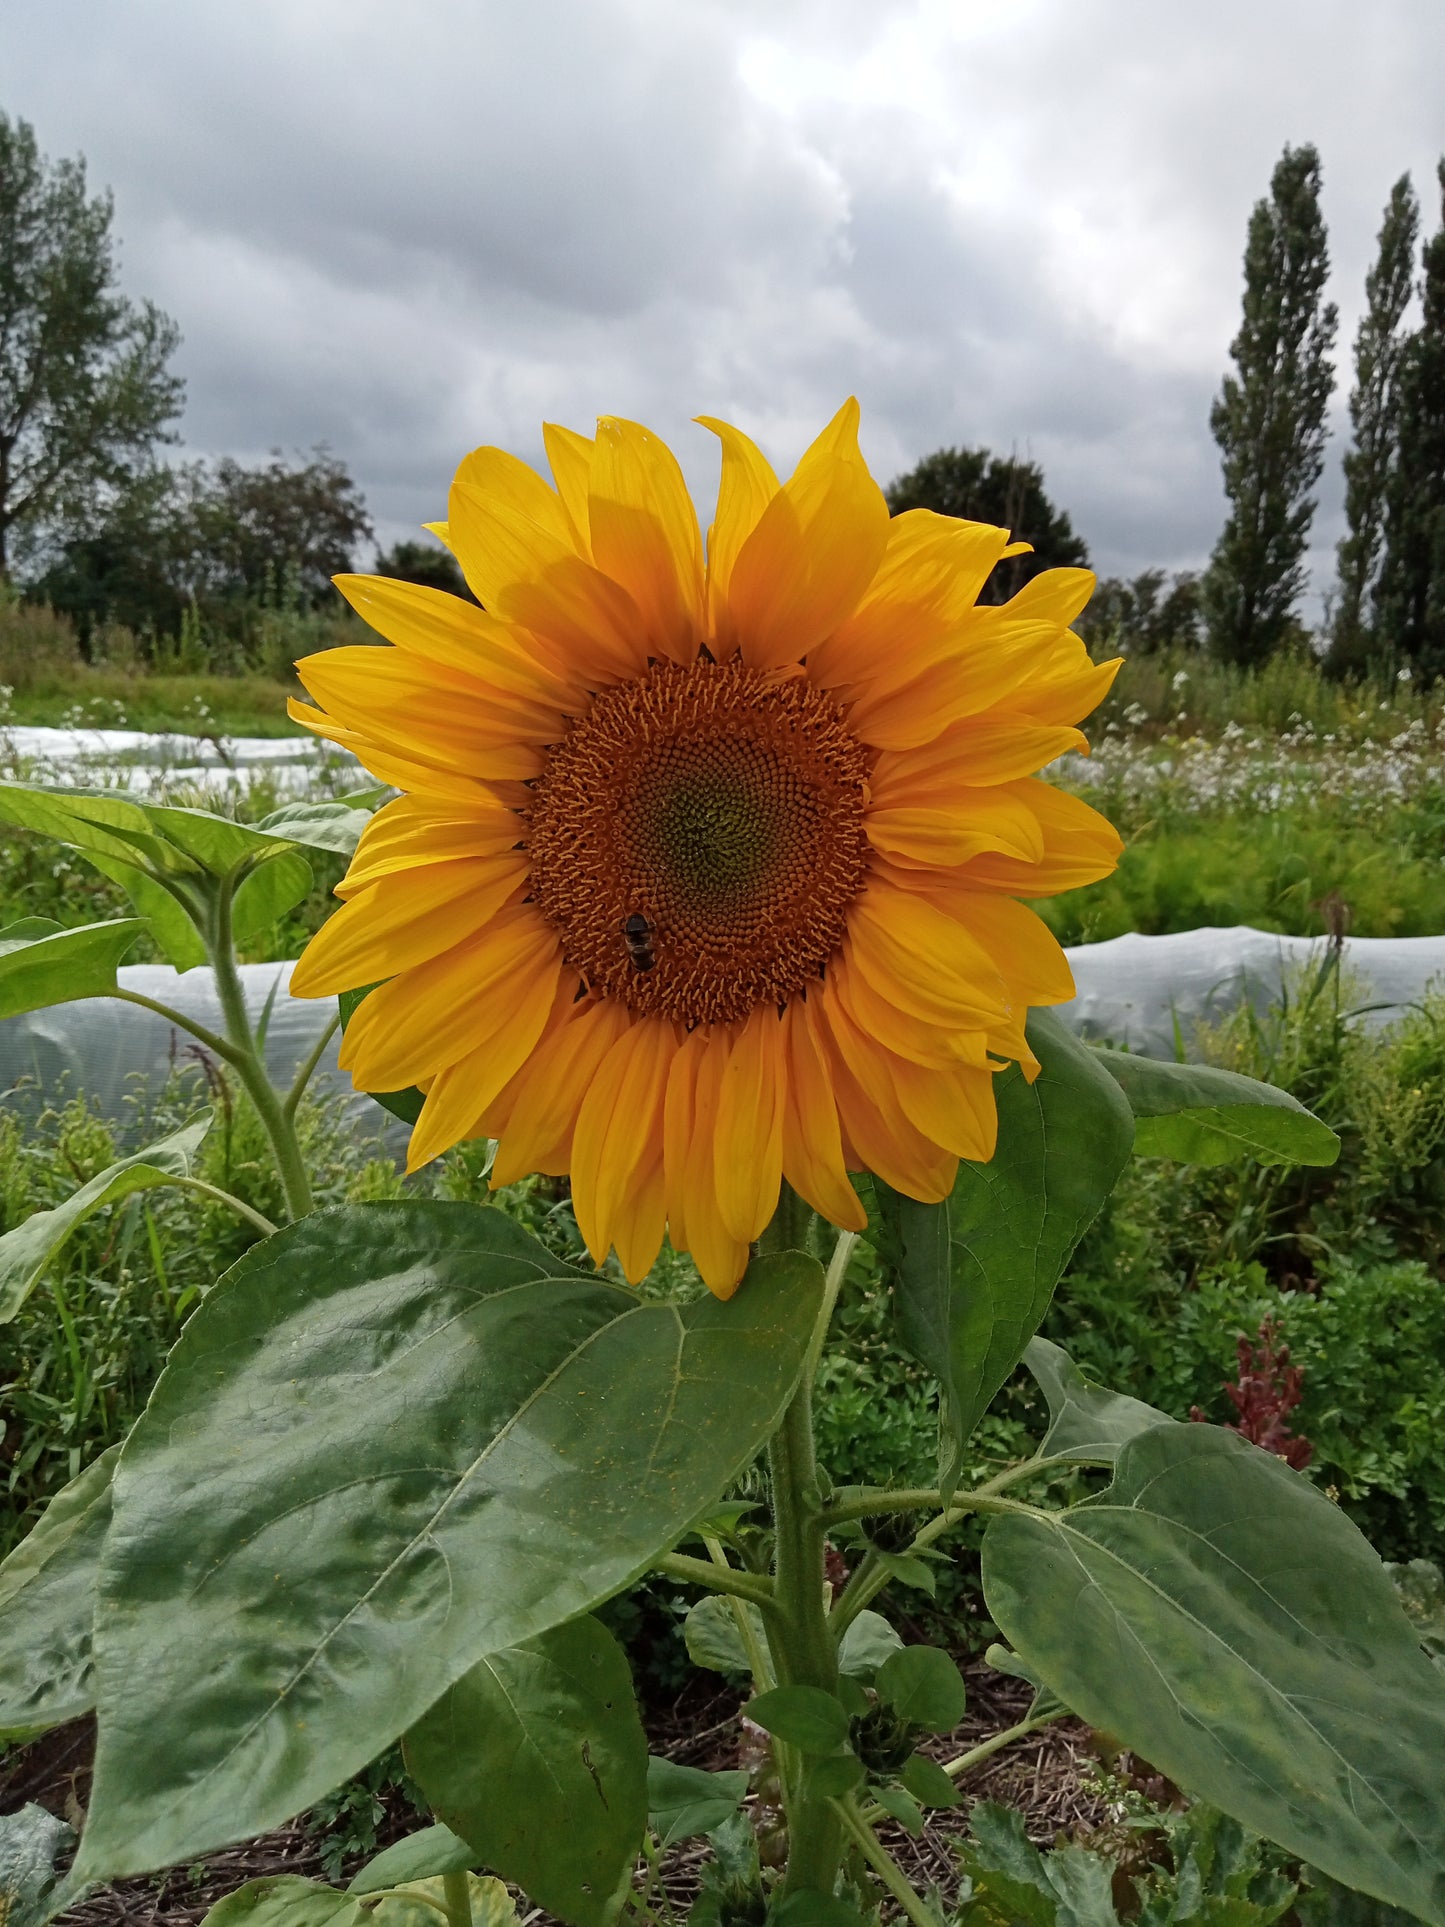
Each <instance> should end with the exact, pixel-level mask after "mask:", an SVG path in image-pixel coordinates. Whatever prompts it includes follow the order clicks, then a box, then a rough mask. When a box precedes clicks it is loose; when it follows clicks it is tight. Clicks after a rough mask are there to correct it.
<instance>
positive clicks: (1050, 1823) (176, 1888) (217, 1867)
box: [0, 1662, 1113, 1927]
mask: <svg viewBox="0 0 1445 1927" xmlns="http://www.w3.org/2000/svg"><path fill="white" fill-rule="evenodd" d="M964 1670H965V1673H966V1675H967V1678H968V1686H969V1710H968V1714H967V1717H966V1718H965V1719H964V1721H963V1723H962V1725H961V1726H959V1728H958V1729H957V1731H956V1732H954V1733H951V1734H947V1735H944V1736H941V1737H939V1738H938V1739H936V1740H932V1741H930V1742H929V1743H928V1750H929V1751H930V1752H932V1753H934V1754H936V1755H937V1757H938V1758H939V1759H945V1760H946V1759H950V1758H953V1757H955V1756H956V1755H957V1754H959V1753H961V1752H966V1751H967V1750H968V1749H969V1748H970V1747H972V1746H976V1745H977V1744H978V1743H979V1742H980V1741H982V1740H985V1739H987V1738H988V1736H989V1735H990V1734H991V1733H996V1732H998V1731H999V1730H1000V1729H1001V1728H1003V1727H1006V1726H1011V1725H1013V1724H1014V1723H1015V1722H1016V1721H1018V1720H1019V1719H1021V1718H1022V1717H1023V1713H1024V1711H1025V1709H1026V1707H1027V1704H1028V1698H1029V1689H1028V1687H1027V1686H1026V1685H1024V1684H1023V1682H1022V1681H1019V1680H1015V1679H1010V1678H1007V1677H1005V1676H1004V1675H1002V1674H999V1673H995V1672H994V1671H992V1669H991V1668H989V1667H987V1666H985V1665H983V1664H982V1663H981V1662H979V1663H974V1664H969V1665H966V1666H965V1669H964ZM738 1711H739V1699H738V1696H737V1694H736V1693H734V1692H731V1691H729V1690H728V1689H727V1688H725V1687H724V1686H722V1685H721V1684H720V1683H719V1682H718V1681H717V1680H716V1679H714V1678H712V1677H711V1676H709V1675H705V1674H695V1675H693V1676H692V1677H691V1678H690V1679H689V1680H688V1683H687V1685H686V1686H685V1687H684V1688H683V1690H682V1692H681V1693H680V1694H679V1695H678V1696H677V1698H676V1699H674V1700H671V1701H667V1702H662V1703H654V1704H652V1705H650V1706H648V1707H646V1708H644V1717H645V1720H646V1724H647V1728H648V1742H649V1745H650V1747H651V1749H652V1751H653V1752H654V1753H659V1754H662V1753H665V1754H666V1755H668V1757H670V1758H671V1759H674V1760H678V1761H681V1762H682V1763H683V1764H685V1765H688V1766H699V1767H707V1768H710V1769H713V1770H717V1769H720V1768H724V1767H737V1766H745V1767H749V1768H755V1767H756V1766H757V1765H758V1764H759V1761H760V1758H761V1749H760V1746H759V1741H760V1739H761V1735H759V1734H758V1733H757V1729H756V1728H752V1729H749V1728H748V1727H747V1726H746V1725H743V1724H741V1723H740V1722H739V1720H738ZM94 1744H95V1730H94V1724H93V1722H92V1721H89V1720H80V1721H77V1722H75V1723H74V1724H73V1725H71V1726H66V1727H62V1728H59V1729H58V1730H57V1731H56V1732H54V1733H48V1734H46V1735H45V1736H44V1737H43V1738H42V1739H39V1740H37V1741H35V1742H34V1743H33V1744H32V1745H30V1746H28V1747H23V1748H18V1749H16V1750H14V1751H13V1752H11V1753H9V1754H8V1755H6V1756H5V1758H4V1759H3V1760H0V1812H6V1813H8V1812H12V1811H14V1809H15V1808H17V1807H20V1806H23V1805H25V1803H26V1802H27V1801H31V1800H33V1801H36V1802H38V1803H39V1804H40V1805H41V1806H43V1807H46V1808H47V1809H48V1810H49V1811H50V1812H52V1813H54V1814H57V1815H58V1816H59V1817H60V1818H61V1819H64V1820H67V1821H68V1822H69V1823H70V1824H71V1825H72V1826H76V1827H78V1826H79V1825H80V1824H81V1822H82V1821H83V1819H84V1817H85V1803H86V1800H87V1799H88V1797H89V1791H90V1770H91V1760H92V1756H93V1752H94ZM1097 1757H1098V1756H1097V1752H1096V1750H1095V1749H1094V1747H1093V1744H1092V1736H1091V1735H1090V1733H1089V1731H1088V1729H1087V1728H1086V1727H1084V1726H1082V1725H1080V1723H1079V1722H1078V1721H1076V1720H1065V1721H1061V1722H1060V1723H1059V1724H1058V1725H1056V1726H1052V1727H1045V1728H1044V1729H1042V1730H1041V1731H1040V1732H1038V1733H1034V1734H1031V1735H1029V1736H1027V1737H1026V1738H1024V1739H1022V1740H1019V1741H1017V1742H1016V1743H1015V1744H1013V1745H1012V1746H1009V1747H1007V1748H1005V1749H1004V1750H1002V1751H1001V1752H999V1753H996V1754H995V1755H993V1757H992V1758H991V1759H988V1760H985V1761H983V1762H982V1763H981V1764H980V1765H979V1766H978V1767H976V1768H975V1769H974V1771H973V1772H972V1773H970V1774H968V1775H966V1776H965V1777H964V1778H963V1779H962V1780H961V1781H960V1782H959V1788H960V1791H961V1792H962V1794H963V1796H964V1797H963V1804H962V1805H961V1806H960V1807H958V1808H957V1809H954V1810H952V1811H947V1812H939V1811H935V1812H932V1813H930V1814H929V1815H928V1821H927V1825H926V1826H925V1828H924V1830H923V1832H922V1833H921V1834H920V1835H918V1836H916V1837H910V1836H909V1835H907V1834H905V1833H903V1832H902V1831H901V1830H900V1829H897V1828H889V1829H887V1830H885V1831H884V1832H883V1835H882V1837H883V1839H884V1840H885V1841H886V1843H887V1845H888V1849H889V1851H890V1853H892V1854H893V1856H894V1858H895V1859H896V1860H897V1861H898V1863H899V1865H900V1866H901V1867H903V1869H904V1870H905V1872H906V1873H907V1874H908V1875H909V1877H910V1878H911V1879H912V1880H913V1882H914V1884H915V1885H916V1886H918V1887H920V1888H922V1889H925V1890H926V1889H927V1888H928V1887H929V1886H930V1885H931V1884H935V1883H936V1884H937V1885H938V1886H939V1887H941V1888H942V1889H943V1891H944V1892H945V1893H947V1892H948V1891H949V1890H950V1888H951V1885H952V1883H953V1881H954V1880H955V1878H956V1869H957V1862H956V1860H955V1857H954V1853H953V1843H954V1842H955V1841H956V1840H958V1839H959V1837H960V1836H961V1835H963V1834H964V1833H965V1832H966V1831H967V1826H968V1810H969V1808H970V1807H971V1806H972V1805H973V1803H974V1802H975V1801H976V1800H997V1801H1000V1802H1003V1803H1004V1804H1007V1805H1009V1806H1013V1807H1017V1808H1018V1809H1019V1810H1020V1811H1021V1812H1022V1813H1023V1814H1024V1816H1025V1820H1026V1823H1027V1826H1028V1830H1029V1833H1030V1835H1031V1837H1032V1838H1033V1839H1035V1840H1036V1841H1038V1842H1039V1843H1040V1844H1045V1843H1047V1842H1050V1841H1053V1840H1055V1839H1056V1838H1058V1837H1059V1836H1060V1835H1067V1836H1070V1837H1081V1836H1085V1835H1090V1834H1094V1833H1096V1832H1098V1831H1100V1830H1101V1829H1107V1828H1108V1827H1109V1825H1110V1823H1111V1821H1112V1819H1113V1815H1112V1813H1111V1812H1110V1810H1109V1807H1108V1805H1107V1802H1106V1801H1105V1799H1104V1798H1103V1796H1102V1795H1101V1793H1100V1791H1099V1790H1098V1785H1097V1775H1096V1773H1095V1772H1094V1768H1095V1766H1096V1764H1097ZM382 1797H383V1798H385V1797H386V1796H385V1795H383V1796H382ZM759 1818H760V1819H761V1820H762V1821H764V1822H766V1821H767V1819H768V1818H769V1816H768V1815H767V1814H766V1813H763V1814H760V1815H759ZM424 1824H425V1822H424V1821H423V1820H422V1819H420V1818H419V1817H418V1815H417V1814H416V1813H415V1812H413V1811H412V1809H411V1808H410V1807H409V1806H408V1804H407V1803H406V1801H405V1800H403V1799H401V1798H399V1797H397V1798H393V1799H392V1800H391V1801H390V1803H389V1805H388V1811H387V1816H386V1819H385V1820H384V1821H383V1822H382V1824H381V1826H380V1828H379V1837H378V1842H377V1849H376V1850H377V1851H379V1850H380V1848H381V1847H383V1846H387V1845H389V1844H390V1843H391V1841H393V1840H396V1839H400V1838H401V1837H402V1836H403V1835H405V1834H407V1833H411V1832H414V1831H415V1830H416V1828H417V1827H419V1826H421V1825H424ZM322 1844H323V1842H322V1840H321V1838H320V1837H319V1836H318V1835H317V1834H316V1833H314V1832H312V1831H310V1830H308V1828H307V1826H306V1825H305V1823H304V1821H303V1820H293V1821H292V1822H291V1823H290V1824H289V1825H288V1826H285V1827H280V1828H278V1829H277V1830H276V1831H275V1832H274V1833H268V1834H266V1835H264V1836H263V1837H262V1838H261V1839H259V1840H252V1841H248V1842H247V1843H246V1844H245V1845H243V1846H239V1847H232V1848H229V1849H227V1850H226V1851H225V1852H223V1853H218V1854H212V1855H210V1856H209V1857H208V1858H207V1859H206V1860H204V1861H201V1862H198V1863H197V1864H196V1865H195V1866H193V1867H179V1868H172V1869H171V1870H170V1871H169V1872H167V1873H164V1874H154V1875H150V1876H148V1877H146V1878H144V1879H138V1880H127V1881H123V1882H121V1883H119V1884H118V1885H117V1886H114V1887H109V1888H106V1889H104V1890H102V1891H98V1892H96V1893H94V1894H92V1895H91V1896H90V1897H89V1898H88V1899H86V1900H85V1901H83V1902H81V1904H80V1905H79V1906H77V1907H73V1908H72V1909H70V1911H69V1912H68V1913H66V1914H65V1915H63V1916H62V1920H63V1922H64V1923H65V1927H196V1923H198V1922H199V1921H201V1920H202V1919H203V1917H204V1916H205V1914H206V1912H207V1911H208V1910H209V1909H210V1908H211V1907H212V1906H214V1905H215V1903H216V1902H217V1901H218V1900H219V1899H221V1897H222V1896H223V1895H225V1894H227V1893H230V1892H231V1891H232V1890H233V1889H235V1888H236V1887H239V1886H241V1885H242V1884H243V1882H245V1881H247V1880H255V1879H259V1878H261V1877H262V1876H265V1875H270V1874H282V1873H289V1874H300V1875H303V1876H305V1877H307V1878H309V1879H316V1880H324V1879H325V1878H326V1875H325V1872H324V1870H323V1867H322V1861H321V1849H322ZM706 1854H707V1848H706V1843H705V1842H703V1841H700V1840H694V1841H686V1842H683V1843H682V1844H680V1845H679V1846H678V1847H677V1848H675V1849H674V1850H673V1852H672V1854H671V1855H670V1856H669V1859H668V1863H667V1867H666V1882H667V1888H668V1894H669V1898H671V1899H672V1901H673V1904H674V1906H676V1907H677V1908H679V1909H680V1910H682V1911H685V1909H686V1907H687V1905H688V1903H689V1902H690V1901H691V1899H692V1897H693V1895H694V1894H695V1893H696V1891H697V1882H698V1870H699V1868H700V1867H701V1865H702V1863H703V1861H704V1859H705V1858H706ZM364 1857H365V1858H369V1857H370V1856H369V1855H368V1856H364ZM362 1859H363V1857H361V1856H359V1857H358V1858H357V1860H356V1862H355V1865H348V1866H347V1867H345V1868H344V1870H343V1874H342V1881H343V1883H344V1881H345V1880H347V1879H349V1878H350V1877H351V1876H352V1874H353V1873H354V1872H355V1871H356V1870H357V1868H358V1867H360V1865H361V1864H362ZM524 1920H525V1921H526V1922H527V1927H551V1922H550V1916H548V1915H546V1914H544V1913H542V1912H541V1911H540V1910H539V1909H532V1910H530V1911H528V1912H526V1913H524Z"/></svg>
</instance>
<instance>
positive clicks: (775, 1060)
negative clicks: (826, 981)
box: [714, 1007, 783, 1241]
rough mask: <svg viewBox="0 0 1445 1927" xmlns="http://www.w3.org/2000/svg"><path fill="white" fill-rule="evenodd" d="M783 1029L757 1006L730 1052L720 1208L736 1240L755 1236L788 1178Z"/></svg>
mask: <svg viewBox="0 0 1445 1927" xmlns="http://www.w3.org/2000/svg"><path fill="white" fill-rule="evenodd" d="M782 1056H783V1033H782V1026H781V1024H780V1022H779V1018H778V1013H777V1011H776V1010H774V1009H772V1008H771V1007H765V1008H763V1009H761V1010H755V1011H754V1012H753V1014H752V1015H751V1016H750V1017H749V1018H748V1019H747V1021H746V1023H745V1024H744V1025H743V1027H742V1030H741V1032H740V1033H739V1035H738V1037H737V1039H736V1041H735V1042H734V1044H733V1047H732V1050H731V1051H730V1052H729V1054H728V1060H727V1068H726V1069H725V1071H724V1073H723V1078H722V1085H721V1089H720V1091H719V1094H718V1111H717V1136H716V1143H715V1153H714V1156H715V1169H716V1174H717V1199H718V1210H719V1212H720V1213H721V1215H722V1221H723V1223H724V1225H725V1226H726V1227H727V1229H728V1231H729V1232H730V1233H731V1234H732V1236H733V1237H734V1238H737V1239H740V1240H744V1241H746V1240H748V1239H751V1238H756V1237H757V1235H758V1233H759V1232H760V1231H761V1230H762V1228H763V1226H764V1225H765V1224H766V1223H767V1222H768V1220H769V1218H771V1217H772V1215H773V1213H774V1212H775V1211H776V1210H777V1208H778V1197H779V1194H780V1192H781V1190H782V1180H783V1064H782Z"/></svg>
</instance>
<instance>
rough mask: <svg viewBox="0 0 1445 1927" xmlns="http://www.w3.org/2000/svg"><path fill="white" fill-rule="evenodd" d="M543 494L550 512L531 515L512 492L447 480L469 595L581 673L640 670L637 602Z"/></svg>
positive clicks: (611, 675)
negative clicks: (580, 544) (594, 560)
mask: <svg viewBox="0 0 1445 1927" xmlns="http://www.w3.org/2000/svg"><path fill="white" fill-rule="evenodd" d="M528 472H529V473H530V471H528ZM534 479H536V480H537V481H538V486H539V487H541V488H544V489H546V484H545V483H543V482H541V481H540V478H534ZM546 493H547V495H548V496H549V497H551V501H552V505H553V506H552V512H550V513H549V515H548V517H547V519H546V520H544V521H536V520H533V519H532V517H531V516H529V515H528V514H527V513H526V512H525V511H524V510H523V509H522V508H520V507H519V506H518V505H517V497H516V495H515V494H514V493H509V492H507V491H505V490H497V491H494V490H492V489H490V488H483V487H481V486H479V485H478V484H477V483H476V482H474V481H463V480H458V481H456V482H454V483H453V484H452V492H451V502H450V528H451V533H452V539H453V541H454V542H455V544H456V547H457V554H458V556H459V558H460V559H461V561H462V565H463V567H464V568H465V570H466V575H467V581H468V583H469V584H470V585H471V589H472V593H473V594H474V595H475V596H476V597H477V599H478V601H479V602H480V603H481V604H482V606H483V607H484V608H485V609H488V610H490V611H491V613H492V614H493V615H496V616H500V617H501V618H502V619H503V620H504V621H507V622H516V623H520V624H521V625H522V627H523V628H525V629H530V630H532V631H533V632H534V633H535V634H537V635H539V636H541V637H542V638H543V640H544V641H548V642H552V643H555V644H556V645H557V646H558V647H559V648H560V649H561V650H563V651H564V652H565V653H566V655H567V656H568V657H569V658H570V659H571V660H572V661H573V662H574V664H575V665H576V667H577V669H578V670H579V672H581V673H583V674H586V675H589V676H593V677H600V678H603V679H616V678H617V677H625V676H635V675H638V674H640V673H641V671H642V669H643V668H644V667H645V666H646V661H647V650H646V645H645V643H644V641H643V638H642V633H641V631H642V617H641V615H640V613H639V611H638V608H637V604H636V603H635V602H634V601H633V600H632V598H631V596H629V595H628V594H627V592H626V590H624V589H623V588H622V587H620V585H619V584H618V583H616V582H614V581H613V580H612V578H611V577H610V576H608V575H604V574H603V572H602V571H601V570H600V569H597V568H594V567H593V566H592V564H591V563H590V562H589V561H587V560H586V559H585V557H583V556H582V555H580V554H579V553H578V551H577V545H576V541H575V539H574V537H573V534H572V524H571V521H570V519H569V518H568V516H567V513H566V511H565V510H564V509H563V507H562V504H561V502H560V501H559V500H558V499H557V498H556V497H555V496H553V495H552V491H551V490H550V489H546Z"/></svg>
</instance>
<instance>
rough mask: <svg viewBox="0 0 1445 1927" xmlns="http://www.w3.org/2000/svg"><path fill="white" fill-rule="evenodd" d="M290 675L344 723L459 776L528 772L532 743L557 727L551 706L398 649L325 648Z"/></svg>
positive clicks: (534, 758) (533, 767)
mask: <svg viewBox="0 0 1445 1927" xmlns="http://www.w3.org/2000/svg"><path fill="white" fill-rule="evenodd" d="M296 674H297V676H298V677H299V678H300V680H301V682H302V683H303V684H304V686H305V687H306V689H307V690H309V692H310V693H311V695H313V696H314V697H315V698H316V700H317V701H318V702H319V703H321V704H323V705H324V706H325V708H326V710H327V711H328V713H329V714H330V715H332V716H334V717H336V718H337V720H338V721H340V722H341V723H344V724H345V725H346V727H347V728H349V729H355V730H359V731H361V732H362V733H363V734H364V735H367V736H371V737H373V738H375V739H377V740H379V741H381V742H386V743H391V744H394V745H395V747H396V749H397V751H398V752H399V753H400V754H402V755H404V756H412V757H416V758H425V759H426V760H428V761H431V762H434V763H437V764H440V765H441V766H442V767H443V768H447V769H452V770H455V771H457V773H458V774H460V775H463V776H477V775H480V774H481V773H482V766H483V764H485V765H486V767H487V768H488V769H489V770H496V771H497V772H498V773H501V772H502V771H503V770H504V771H505V773H506V774H507V775H511V774H513V773H516V774H520V775H523V776H527V775H535V774H536V772H537V770H538V769H540V767H541V763H540V759H539V757H538V755H537V750H538V748H540V747H541V746H543V745H545V744H548V743H553V742H555V741H556V740H557V738H558V737H559V736H560V734H561V731H562V724H561V718H560V716H559V715H558V712H557V711H556V710H555V709H551V708H549V707H547V706H546V705H543V704H540V703H531V702H527V701H526V700H524V699H523V698H522V697H519V696H509V695H506V694H504V693H503V692H502V691H499V690H495V689H488V688H486V687H485V686H484V685H483V684H481V683H478V682H474V681H472V680H471V678H470V677H465V676H458V675H455V674H453V673H452V672H451V671H449V670H443V669H439V668H437V667H435V666H433V665H431V664H422V663H420V662H419V661H418V660H417V659H416V658H415V657H414V656H408V655H407V654H406V653H405V652H404V651H403V650H400V649H369V648H366V647H365V646H361V647H357V648H344V649H326V650H323V651H322V653H321V654H320V655H315V656H303V657H302V658H301V660H300V661H299V662H298V663H297V665H296ZM513 764H515V766H516V768H515V772H514V770H513V768H512V765H513Z"/></svg>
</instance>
